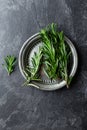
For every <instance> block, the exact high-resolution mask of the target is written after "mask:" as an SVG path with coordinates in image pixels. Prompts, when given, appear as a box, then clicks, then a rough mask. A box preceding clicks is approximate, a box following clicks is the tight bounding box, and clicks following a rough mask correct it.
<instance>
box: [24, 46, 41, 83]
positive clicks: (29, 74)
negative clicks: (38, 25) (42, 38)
mask: <svg viewBox="0 0 87 130" xmlns="http://www.w3.org/2000/svg"><path fill="white" fill-rule="evenodd" d="M41 58H42V49H41V48H39V51H38V53H36V52H35V53H34V56H33V57H32V60H31V63H32V66H27V67H26V69H25V71H24V74H25V76H26V81H25V83H24V85H25V84H26V85H28V83H30V81H32V80H33V81H38V80H41V79H40V78H39V75H38V73H37V72H38V71H39V69H40V63H41V62H40V61H41Z"/></svg>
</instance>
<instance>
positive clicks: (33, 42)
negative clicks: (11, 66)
mask: <svg viewBox="0 0 87 130" xmlns="http://www.w3.org/2000/svg"><path fill="white" fill-rule="evenodd" d="M65 41H66V43H67V44H68V45H69V47H70V49H71V52H72V65H71V70H70V76H71V77H73V76H74V75H75V73H76V70H77V66H78V56H77V52H76V49H75V47H74V45H73V43H72V42H71V41H70V40H69V39H68V38H67V37H66V36H65ZM41 45H42V41H41V37H40V35H39V33H37V34H35V35H33V36H31V37H30V38H29V39H28V40H27V41H26V42H25V43H24V44H23V46H22V48H21V50H20V53H19V69H20V72H21V74H22V75H23V77H24V78H25V79H26V77H25V75H24V72H23V70H25V68H26V66H27V65H31V62H30V61H31V58H32V56H33V54H34V52H38V48H39V46H41ZM41 78H42V82H35V81H32V82H31V83H30V86H34V87H36V88H38V89H41V90H49V91H51V90H56V89H59V88H62V87H64V86H65V85H66V81H64V80H62V81H61V80H53V81H51V80H50V79H48V78H47V77H46V76H45V75H44V76H42V77H41Z"/></svg>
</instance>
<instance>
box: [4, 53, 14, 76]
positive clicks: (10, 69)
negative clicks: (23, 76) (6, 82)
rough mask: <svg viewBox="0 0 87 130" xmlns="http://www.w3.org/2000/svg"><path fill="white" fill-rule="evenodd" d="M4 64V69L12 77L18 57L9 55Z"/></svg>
mask: <svg viewBox="0 0 87 130" xmlns="http://www.w3.org/2000/svg"><path fill="white" fill-rule="evenodd" d="M4 62H5V63H4V64H2V65H3V67H4V68H5V69H6V71H7V73H8V75H10V74H11V73H12V72H13V71H14V67H15V64H16V57H15V56H11V55H7V56H6V57H5V58H4Z"/></svg>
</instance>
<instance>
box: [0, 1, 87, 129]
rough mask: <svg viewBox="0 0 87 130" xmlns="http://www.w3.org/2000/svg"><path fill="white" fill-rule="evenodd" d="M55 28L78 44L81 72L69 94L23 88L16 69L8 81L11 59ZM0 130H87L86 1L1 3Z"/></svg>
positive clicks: (61, 91)
mask: <svg viewBox="0 0 87 130" xmlns="http://www.w3.org/2000/svg"><path fill="white" fill-rule="evenodd" d="M52 22H56V23H58V25H59V28H60V29H61V30H64V32H65V34H66V35H67V36H68V37H69V38H70V39H71V40H72V41H73V43H74V44H75V46H76V48H77V50H78V54H79V68H78V72H77V75H76V77H75V79H74V82H73V83H72V86H71V88H70V89H69V90H68V89H66V87H65V88H63V89H61V90H57V91H54V92H44V91H40V90H37V89H35V88H33V87H32V88H28V87H21V84H22V83H23V82H24V79H23V78H22V76H21V74H20V72H19V69H18V65H17V66H16V68H15V72H14V73H13V74H12V75H11V76H8V75H7V73H6V71H5V70H4V69H3V68H2V63H3V58H4V57H5V56H6V55H7V54H14V55H15V56H16V57H18V53H19V50H20V48H21V46H22V45H23V42H24V41H25V40H26V39H27V38H29V37H30V36H31V35H33V34H35V33H37V32H38V31H39V30H40V29H41V28H42V27H44V26H46V25H47V24H48V23H52ZM0 130H87V0H0Z"/></svg>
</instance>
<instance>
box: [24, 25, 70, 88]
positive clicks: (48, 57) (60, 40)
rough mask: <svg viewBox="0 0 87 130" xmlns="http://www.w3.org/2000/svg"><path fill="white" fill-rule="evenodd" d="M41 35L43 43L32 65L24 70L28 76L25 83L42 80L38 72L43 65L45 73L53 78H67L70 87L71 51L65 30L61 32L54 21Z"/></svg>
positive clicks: (33, 58)
mask: <svg viewBox="0 0 87 130" xmlns="http://www.w3.org/2000/svg"><path fill="white" fill-rule="evenodd" d="M40 36H41V39H42V42H43V45H42V48H40V49H39V52H37V53H35V54H34V56H33V57H32V60H31V62H32V66H31V67H30V66H28V67H26V70H25V71H24V73H25V76H26V78H27V80H26V82H25V84H28V83H30V81H32V80H40V78H39V75H38V72H39V70H40V68H41V66H43V69H44V72H45V74H46V75H47V76H48V77H49V78H50V79H51V80H52V79H57V78H58V79H59V78H60V79H62V80H65V81H66V83H67V88H68V87H69V85H70V83H71V80H72V77H69V72H68V62H69V58H70V55H71V51H70V48H69V46H68V45H67V44H66V43H65V40H64V33H63V31H61V32H59V31H58V30H57V25H56V24H54V23H52V24H51V25H48V26H47V27H46V28H44V29H42V30H41V31H40ZM43 64H44V65H43Z"/></svg>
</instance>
